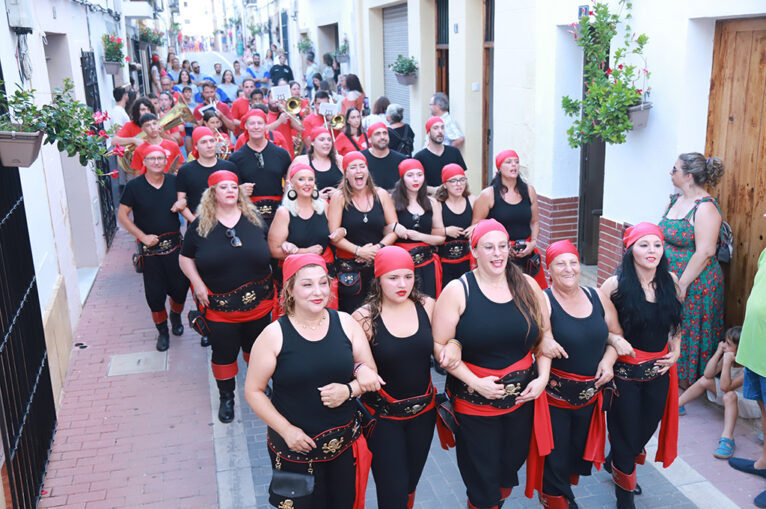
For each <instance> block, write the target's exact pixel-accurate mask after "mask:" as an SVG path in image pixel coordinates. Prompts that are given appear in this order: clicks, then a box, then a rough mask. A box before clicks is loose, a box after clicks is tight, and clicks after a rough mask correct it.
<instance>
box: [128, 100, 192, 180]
mask: <svg viewBox="0 0 766 509" xmlns="http://www.w3.org/2000/svg"><path fill="white" fill-rule="evenodd" d="M138 123H139V125H140V126H141V130H142V131H143V132H144V134H145V135H146V136H145V137H144V141H145V143H144V144H142V145H139V146H138V147H136V150H135V153H134V154H133V159H132V160H131V162H130V168H131V169H133V170H135V171H136V172H142V171H144V157H146V154H147V152H146V151H147V149H148V147H149V146H152V145H156V146H158V147H162V148H164V149H165V150H167V151H168V152H169V155H168V157H167V160H166V162H165V172H166V173H167V172H170V173H176V169H177V168H178V165H179V164H181V163H183V162H184V156H183V154H181V151H180V150H179V149H178V144H177V143H176V142H175V141H171V140H167V139H163V138H162V136H160V133H161V132H162V127H160V124H159V122H158V121H157V116H156V115H154V114H153V113H146V114H144V115H141V118H140V119H139V121H138ZM144 145H145V146H144Z"/></svg>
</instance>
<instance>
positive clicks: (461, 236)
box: [434, 163, 476, 286]
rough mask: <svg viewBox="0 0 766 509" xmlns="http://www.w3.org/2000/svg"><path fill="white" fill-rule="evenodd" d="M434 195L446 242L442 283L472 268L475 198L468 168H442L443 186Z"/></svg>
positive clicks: (441, 250) (442, 254)
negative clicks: (472, 227)
mask: <svg viewBox="0 0 766 509" xmlns="http://www.w3.org/2000/svg"><path fill="white" fill-rule="evenodd" d="M434 197H435V198H436V199H437V200H438V201H439V202H440V203H441V206H442V223H443V224H444V236H445V241H444V244H442V245H441V246H439V260H440V261H441V264H442V286H447V284H448V283H449V282H450V281H452V280H454V279H457V278H459V277H460V276H462V275H463V274H465V273H466V272H468V271H469V270H471V246H470V244H469V242H468V237H469V236H470V227H471V219H472V218H473V204H474V201H476V197H475V196H474V195H472V194H471V192H470V191H469V190H468V179H467V178H466V176H465V170H463V168H462V167H461V166H460V165H459V164H455V163H450V164H447V165H445V166H444V168H442V185H440V186H439V187H438V188H437V189H436V193H435V195H434Z"/></svg>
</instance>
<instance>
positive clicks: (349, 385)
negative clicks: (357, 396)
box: [346, 383, 354, 401]
mask: <svg viewBox="0 0 766 509" xmlns="http://www.w3.org/2000/svg"><path fill="white" fill-rule="evenodd" d="M346 387H348V401H351V400H352V399H354V389H352V388H351V384H350V383H346Z"/></svg>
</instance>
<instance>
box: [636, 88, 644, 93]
mask: <svg viewBox="0 0 766 509" xmlns="http://www.w3.org/2000/svg"><path fill="white" fill-rule="evenodd" d="M636 92H638V93H639V94H642V93H643V92H644V91H643V90H641V89H640V88H639V89H638V90H636Z"/></svg>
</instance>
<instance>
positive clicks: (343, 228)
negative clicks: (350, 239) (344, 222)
mask: <svg viewBox="0 0 766 509" xmlns="http://www.w3.org/2000/svg"><path fill="white" fill-rule="evenodd" d="M340 229H341V230H343V236H344V237H345V236H346V235H348V230H346V228H345V227H344V226H341V227H340Z"/></svg>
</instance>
